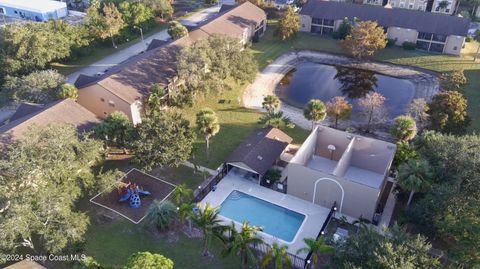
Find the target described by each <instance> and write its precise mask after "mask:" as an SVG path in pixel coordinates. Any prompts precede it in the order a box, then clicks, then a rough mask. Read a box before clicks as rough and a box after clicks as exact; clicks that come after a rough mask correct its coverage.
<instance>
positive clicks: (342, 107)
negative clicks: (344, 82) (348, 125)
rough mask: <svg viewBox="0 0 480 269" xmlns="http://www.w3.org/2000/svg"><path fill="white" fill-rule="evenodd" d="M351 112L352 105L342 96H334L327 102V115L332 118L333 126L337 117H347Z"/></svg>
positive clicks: (336, 123) (336, 122)
mask: <svg viewBox="0 0 480 269" xmlns="http://www.w3.org/2000/svg"><path fill="white" fill-rule="evenodd" d="M351 114H352V105H351V104H350V103H349V102H348V101H347V100H346V99H345V97H343V96H335V97H334V98H332V100H330V101H329V102H327V116H329V117H330V118H332V119H333V122H334V124H335V128H337V127H338V120H339V119H348V118H350V115H351Z"/></svg>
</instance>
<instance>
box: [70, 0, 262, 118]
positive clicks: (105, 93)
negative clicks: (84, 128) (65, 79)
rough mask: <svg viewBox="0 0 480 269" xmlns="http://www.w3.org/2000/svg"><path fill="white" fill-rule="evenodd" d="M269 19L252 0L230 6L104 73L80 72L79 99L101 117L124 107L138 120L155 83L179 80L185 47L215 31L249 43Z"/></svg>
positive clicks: (162, 84) (165, 83)
mask: <svg viewBox="0 0 480 269" xmlns="http://www.w3.org/2000/svg"><path fill="white" fill-rule="evenodd" d="M266 21H267V19H266V14H265V12H264V11H263V10H262V9H260V8H259V7H257V6H255V5H254V4H252V3H250V2H248V1H247V2H245V3H243V4H241V5H238V6H236V7H234V8H231V9H227V10H225V11H224V12H222V13H220V14H219V15H218V16H217V17H215V18H213V19H211V20H209V21H206V22H205V23H203V24H202V25H200V26H199V27H198V28H197V29H195V30H193V31H191V32H189V33H188V35H187V36H184V37H181V38H179V39H177V40H174V41H172V42H169V43H167V44H164V45H160V46H159V47H157V48H154V49H151V50H149V51H146V52H145V53H143V54H141V55H138V56H136V57H134V58H132V59H130V60H128V61H126V62H124V63H122V64H119V65H118V66H115V67H114V68H111V69H110V70H109V71H108V72H107V73H106V74H104V75H102V76H100V77H91V76H85V75H82V76H80V77H79V78H78V79H77V81H76V82H75V86H76V87H77V88H78V89H79V91H78V94H79V98H78V103H79V104H81V105H82V106H84V107H86V108H87V109H88V110H90V111H92V112H93V113H94V114H95V115H97V116H98V117H100V118H105V117H107V115H109V114H110V113H112V112H114V111H122V112H124V113H125V114H126V115H127V116H128V117H129V118H130V120H131V121H132V122H133V123H134V124H137V123H140V122H141V117H142V113H143V109H142V104H143V102H144V100H146V99H147V98H148V96H149V94H150V88H151V86H152V85H153V84H158V85H160V86H162V87H164V88H168V87H169V86H171V85H172V84H173V83H175V82H176V80H177V77H176V76H177V74H176V70H175V62H176V55H177V53H178V52H179V51H180V50H181V49H182V48H183V47H185V46H188V45H191V44H193V43H194V42H196V41H198V40H202V39H206V38H207V37H209V36H210V35H212V34H223V35H227V36H231V37H235V38H238V39H239V40H240V42H241V43H242V44H246V43H248V42H249V41H250V40H252V39H254V38H257V37H260V36H262V35H263V33H264V32H265V29H266Z"/></svg>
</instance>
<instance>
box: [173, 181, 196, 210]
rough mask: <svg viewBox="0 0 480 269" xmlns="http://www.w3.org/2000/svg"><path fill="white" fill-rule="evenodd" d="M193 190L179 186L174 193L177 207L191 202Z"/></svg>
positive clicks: (182, 185)
mask: <svg viewBox="0 0 480 269" xmlns="http://www.w3.org/2000/svg"><path fill="white" fill-rule="evenodd" d="M192 194H193V190H192V189H189V188H188V187H187V185H185V184H179V185H177V187H176V188H175V190H174V191H173V201H174V202H175V204H176V205H177V206H180V205H182V204H183V203H186V202H190V201H189V200H190V198H192Z"/></svg>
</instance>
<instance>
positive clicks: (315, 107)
mask: <svg viewBox="0 0 480 269" xmlns="http://www.w3.org/2000/svg"><path fill="white" fill-rule="evenodd" d="M303 116H304V117H305V118H306V119H307V120H309V121H312V130H313V128H314V127H315V124H316V123H317V122H319V121H322V120H324V119H325V117H326V116H327V108H326V106H325V104H324V103H323V102H322V101H321V100H318V99H312V100H310V102H308V103H307V105H306V106H305V108H304V109H303Z"/></svg>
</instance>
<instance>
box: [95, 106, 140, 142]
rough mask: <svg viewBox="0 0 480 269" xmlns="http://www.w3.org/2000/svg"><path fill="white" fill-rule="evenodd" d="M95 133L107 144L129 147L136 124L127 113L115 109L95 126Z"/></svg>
mask: <svg viewBox="0 0 480 269" xmlns="http://www.w3.org/2000/svg"><path fill="white" fill-rule="evenodd" d="M94 134H95V136H96V137H97V138H99V139H101V140H103V141H105V143H106V144H107V146H116V147H121V148H123V147H127V146H128V145H129V144H130V142H131V141H132V138H133V135H134V126H133V124H132V123H131V121H130V119H129V118H128V116H127V115H125V113H123V112H120V111H115V112H113V113H111V114H109V115H108V116H107V118H106V119H105V120H104V121H103V122H101V123H99V124H98V125H97V126H95V129H94Z"/></svg>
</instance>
